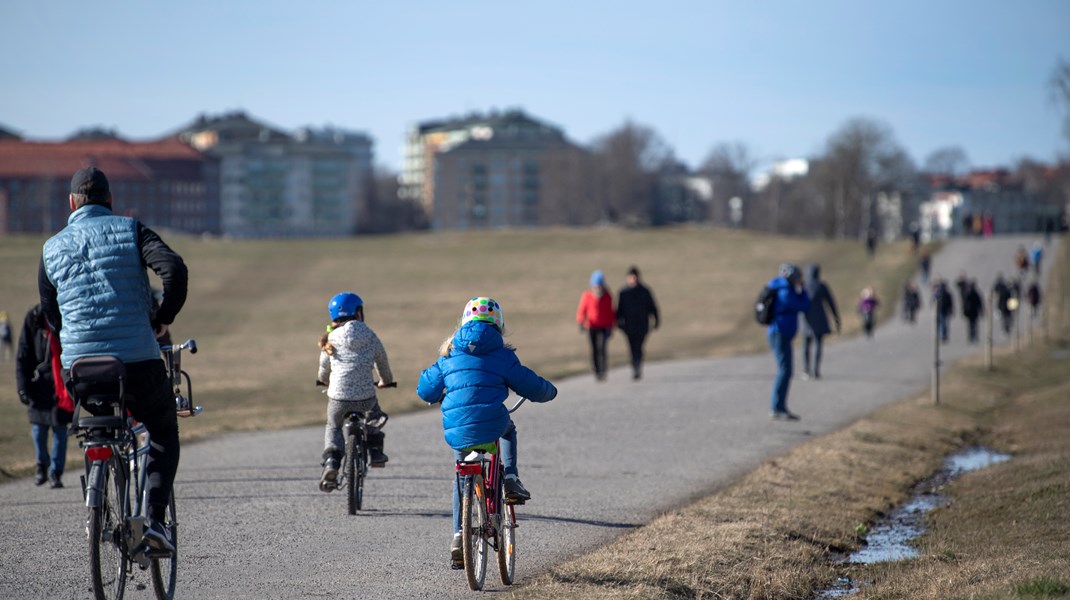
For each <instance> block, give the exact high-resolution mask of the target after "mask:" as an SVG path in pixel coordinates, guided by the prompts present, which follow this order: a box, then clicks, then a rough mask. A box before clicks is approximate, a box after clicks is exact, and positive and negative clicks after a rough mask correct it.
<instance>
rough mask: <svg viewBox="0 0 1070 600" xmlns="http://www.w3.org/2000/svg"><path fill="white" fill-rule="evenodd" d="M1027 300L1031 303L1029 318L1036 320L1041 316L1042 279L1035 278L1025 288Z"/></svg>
mask: <svg viewBox="0 0 1070 600" xmlns="http://www.w3.org/2000/svg"><path fill="white" fill-rule="evenodd" d="M1025 300H1026V302H1028V303H1029V318H1030V320H1036V318H1037V317H1038V316H1040V300H1041V294H1040V281H1039V280H1036V279H1034V280H1033V282H1032V283H1030V284H1029V287H1028V288H1027V289H1026V290H1025Z"/></svg>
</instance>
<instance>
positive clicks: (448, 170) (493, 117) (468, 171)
mask: <svg viewBox="0 0 1070 600" xmlns="http://www.w3.org/2000/svg"><path fill="white" fill-rule="evenodd" d="M594 185H595V182H594V177H593V169H592V168H591V158H590V156H589V154H588V152H587V151H586V150H584V149H583V148H580V147H579V146H577V145H575V144H573V143H571V142H569V141H568V140H567V139H566V137H565V135H564V133H563V132H562V131H561V129H559V128H557V127H554V126H552V125H549V124H547V123H543V122H541V121H538V120H536V119H534V118H532V117H530V116H528V115H526V114H525V113H524V112H523V111H519V110H511V111H506V112H503V113H490V114H488V115H479V114H476V115H470V116H468V117H465V118H461V119H453V120H446V121H429V122H425V123H421V124H419V125H417V126H416V127H414V128H413V129H412V131H411V132H410V135H409V139H408V143H407V146H406V160H405V165H404V170H403V172H402V174H401V177H400V189H399V196H400V197H401V198H402V199H404V200H409V201H415V202H418V203H419V204H420V205H422V206H423V208H424V210H425V212H426V213H427V215H428V217H429V220H430V223H431V227H432V228H433V229H473V228H488V227H490V228H494V227H517V226H520V227H533V226H546V225H587V224H591V223H594V222H595V221H596V220H597V219H598V217H599V211H598V209H597V206H596V203H595V189H594Z"/></svg>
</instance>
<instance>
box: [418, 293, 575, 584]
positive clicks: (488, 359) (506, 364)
mask: <svg viewBox="0 0 1070 600" xmlns="http://www.w3.org/2000/svg"><path fill="white" fill-rule="evenodd" d="M505 334H506V329H505V315H504V314H503V312H502V307H501V305H500V304H498V303H497V302H495V301H494V300H493V299H491V298H486V297H476V298H472V299H471V300H470V301H469V302H468V304H466V305H465V307H464V312H462V313H461V321H460V325H459V326H458V327H457V330H456V331H455V332H454V333H453V335H451V336H450V337H448V338H446V341H445V342H443V344H442V347H441V348H440V349H439V354H440V357H439V359H438V360H437V361H436V362H435V363H434V364H432V365H431V366H429V367H427V368H426V369H424V371H423V372H422V373H421V374H420V383H419V385H418V386H417V387H416V393H417V395H419V396H420V398H421V399H422V400H423V401H424V402H427V403H428V404H435V403H437V402H441V403H442V428H443V431H444V435H445V438H446V443H447V444H449V446H450V448H452V449H453V455H454V458H455V459H456V460H461V459H462V458H463V454H462V450H466V449H469V448H472V447H475V446H480V445H483V444H493V443H494V442H496V441H498V440H499V439H500V440H501V459H502V466H503V467H504V471H505V481H504V486H505V498H506V502H507V503H510V504H523V503H524V502H526V501H528V500H530V499H531V494H530V493H529V492H528V490H527V489H526V488H525V487H524V484H523V483H521V481H520V477H519V472H518V469H517V436H516V426H515V425H513V420H512V419H511V418H510V417H509V409H508V408H506V407H505V405H504V402H505V400H506V398H508V397H509V390H513V391H514V392H516V393H517V394H519V395H520V396H522V397H524V398H527V399H528V400H531V401H532V402H549V401H550V400H553V399H554V397H556V396H557V388H556V387H554V385H553V384H552V383H550V382H549V381H547V380H545V379H543V378H542V377H539V376H538V375H536V374H535V372H534V371H532V370H531V369H529V368H527V367H525V366H524V365H522V364H520V359H518V358H517V356H516V349H515V348H513V347H512V346H510V345H507V344H506V343H505V341H504V340H503V339H502V336H503V335H505ZM458 483H459V479H458ZM450 562H451V566H452V567H453V568H462V569H463V568H464V555H463V550H462V540H461V504H460V490H458V489H457V486H456V485H454V486H453V538H452V540H451V542H450ZM458 565H459V566H458Z"/></svg>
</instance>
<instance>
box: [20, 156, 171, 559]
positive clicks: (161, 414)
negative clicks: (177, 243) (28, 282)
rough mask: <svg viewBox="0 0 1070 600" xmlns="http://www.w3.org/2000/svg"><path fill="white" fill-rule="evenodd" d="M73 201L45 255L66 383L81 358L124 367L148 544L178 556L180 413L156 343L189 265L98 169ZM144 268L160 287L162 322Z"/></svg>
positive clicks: (43, 284)
mask: <svg viewBox="0 0 1070 600" xmlns="http://www.w3.org/2000/svg"><path fill="white" fill-rule="evenodd" d="M68 203H69V207H70V210H71V215H70V217H69V218H68V220H67V226H66V227H65V228H63V230H61V231H60V232H59V233H57V234H56V235H54V236H52V237H51V238H49V239H48V240H47V241H46V242H45V244H44V249H43V251H42V253H41V265H40V268H39V270H38V287H39V290H40V295H41V309H42V311H43V312H44V314H45V318H46V319H47V320H48V323H49V325H50V326H51V327H52V330H53V331H55V332H56V333H57V334H58V335H59V337H60V344H61V346H62V351H61V360H62V365H63V378H64V380H65V383H69V381H67V378H68V376H69V369H70V368H71V365H72V364H73V363H74V361H75V360H77V359H79V358H83V357H91V356H114V357H115V358H117V359H118V360H119V361H121V362H122V363H123V365H124V366H125V369H126V380H125V390H126V392H127V393H128V394H129V397H128V399H127V400H126V408H127V410H128V411H129V412H130V415H131V416H133V417H134V418H135V419H137V420H138V421H140V422H141V423H142V424H144V425H145V428H146V429H147V430H148V432H149V436H150V437H151V439H152V444H151V445H150V446H149V452H148V462H147V467H146V469H145V472H146V475H147V481H148V490H147V496H148V499H147V504H148V521H147V523H146V527H145V538H144V540H143V541H142V543H145V544H147V545H148V546H149V547H150V548H152V549H153V550H155V551H157V552H159V553H171V552H174V550H175V548H174V545H173V544H172V542H171V540H170V531H169V529H168V528H167V527H165V526H164V518H165V514H166V511H167V507H168V503H169V502H170V499H171V491H172V487H173V485H174V479H175V473H176V472H177V471H178V463H179V452H180V448H179V438H178V416H177V414H176V411H175V398H174V395H173V394H172V389H171V386H170V383H169V380H168V377H167V371H166V368H165V366H164V363H163V359H162V357H161V356H160V345H159V343H158V341H157V340H158V338H159V337H161V336H162V335H164V334H165V333H166V332H167V328H168V326H169V325H170V324H171V323H172V322H174V320H175V317H176V316H177V315H178V312H179V311H180V310H181V309H182V305H183V304H184V303H185V301H186V284H187V279H188V273H187V270H186V265H185V263H184V262H183V261H182V258H181V257H180V256H179V255H178V254H177V253H175V252H174V250H172V249H171V248H170V247H168V246H167V244H165V243H164V242H163V240H162V239H160V236H159V235H157V234H156V232H154V231H152V230H151V229H149V228H148V227H146V226H144V225H143V224H142V223H140V222H139V221H138V220H137V219H133V218H130V217H122V216H118V215H116V214H114V213H113V212H112V194H111V190H110V188H109V185H108V178H107V177H106V176H105V175H104V172H103V171H101V170H100V169H97V168H95V167H89V168H85V169H82V170H80V171H78V172H77V173H75V174H74V177H72V178H71V193H70V196H69V197H68ZM146 268H150V269H152V270H153V272H155V273H156V275H157V276H159V278H160V281H161V282H162V284H163V291H164V298H163V302H162V303H161V304H160V307H159V309H158V310H157V311H156V312H155V315H154V314H153V311H152V290H151V288H150V287H149V278H148V274H147V273H146ZM86 409H87V410H90V409H89V407H86Z"/></svg>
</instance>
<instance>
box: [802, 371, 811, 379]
mask: <svg viewBox="0 0 1070 600" xmlns="http://www.w3.org/2000/svg"><path fill="white" fill-rule="evenodd" d="M802 380H803V381H810V371H803V372H802Z"/></svg>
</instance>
